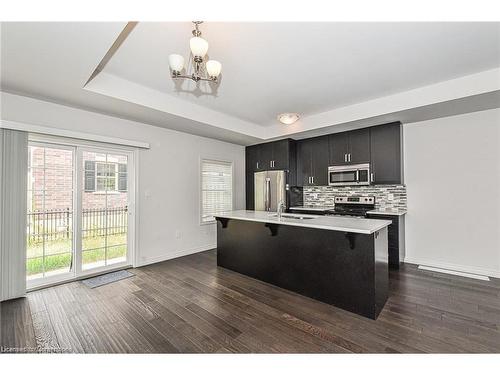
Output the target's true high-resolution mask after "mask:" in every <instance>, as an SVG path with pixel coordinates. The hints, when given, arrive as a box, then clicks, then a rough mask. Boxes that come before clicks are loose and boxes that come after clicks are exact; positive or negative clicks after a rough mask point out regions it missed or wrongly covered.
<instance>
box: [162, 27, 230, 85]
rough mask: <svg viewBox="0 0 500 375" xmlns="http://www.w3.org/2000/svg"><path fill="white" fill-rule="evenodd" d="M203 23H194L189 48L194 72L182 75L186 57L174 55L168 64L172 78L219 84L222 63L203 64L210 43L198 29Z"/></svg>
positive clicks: (209, 61)
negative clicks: (218, 78)
mask: <svg viewBox="0 0 500 375" xmlns="http://www.w3.org/2000/svg"><path fill="white" fill-rule="evenodd" d="M201 23H203V21H193V24H194V30H193V32H192V33H193V37H192V38H191V39H190V40H189V47H190V49H191V54H192V56H193V57H192V59H193V64H192V66H193V69H194V72H192V73H189V72H186V74H181V72H182V69H183V68H184V57H182V56H181V55H177V54H172V55H170V56H169V57H168V63H169V65H170V69H171V70H172V78H188V79H192V80H193V81H195V82H199V81H209V82H217V77H218V76H219V74H220V71H221V69H222V65H221V63H220V62H218V61H215V60H208V61H207V62H206V63H203V58H204V57H205V55H206V54H207V51H208V42H207V41H206V40H205V39H203V38H202V37H201V31H200V30H199V29H198V27H199V25H200V24H201Z"/></svg>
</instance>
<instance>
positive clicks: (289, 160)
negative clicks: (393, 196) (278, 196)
mask: <svg viewBox="0 0 500 375" xmlns="http://www.w3.org/2000/svg"><path fill="white" fill-rule="evenodd" d="M401 158H402V153H401V123H399V122H395V123H390V124H385V125H378V126H373V127H370V128H363V129H357V130H352V131H347V132H342V133H335V134H330V135H325V136H321V137H314V138H307V139H302V140H300V141H294V140H292V139H283V140H280V141H275V142H268V143H263V144H259V145H254V146H249V147H247V148H246V174H247V175H246V181H247V207H248V209H253V195H254V191H253V178H254V175H253V174H254V173H255V172H260V171H265V170H286V171H289V173H288V178H287V182H288V184H289V185H290V186H294V185H295V186H298V187H301V186H327V185H328V167H329V166H331V165H344V164H345V165H348V164H361V163H370V172H371V173H370V177H371V178H370V183H371V184H374V185H383V184H401V183H402V173H401V172H402V161H401Z"/></svg>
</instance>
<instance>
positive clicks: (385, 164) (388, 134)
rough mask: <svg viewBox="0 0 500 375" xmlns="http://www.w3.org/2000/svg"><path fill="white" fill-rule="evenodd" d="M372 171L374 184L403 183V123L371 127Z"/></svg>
mask: <svg viewBox="0 0 500 375" xmlns="http://www.w3.org/2000/svg"><path fill="white" fill-rule="evenodd" d="M370 143H371V172H372V173H373V181H372V183H374V184H400V183H401V124H400V123H391V124H386V125H379V126H374V127H372V128H370Z"/></svg>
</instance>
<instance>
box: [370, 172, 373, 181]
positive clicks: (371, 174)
mask: <svg viewBox="0 0 500 375" xmlns="http://www.w3.org/2000/svg"><path fill="white" fill-rule="evenodd" d="M370 182H373V173H370Z"/></svg>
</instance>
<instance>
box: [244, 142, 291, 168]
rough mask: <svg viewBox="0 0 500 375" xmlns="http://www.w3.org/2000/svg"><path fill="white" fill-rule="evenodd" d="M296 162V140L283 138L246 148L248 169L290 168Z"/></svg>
mask: <svg viewBox="0 0 500 375" xmlns="http://www.w3.org/2000/svg"><path fill="white" fill-rule="evenodd" d="M292 159H293V163H295V141H294V140H292V139H283V140H281V141H276V142H268V143H262V144H259V145H254V146H248V147H247V148H246V167H247V171H253V172H259V171H268V170H289V169H291V166H294V164H293V165H292V164H291V160H292Z"/></svg>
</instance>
